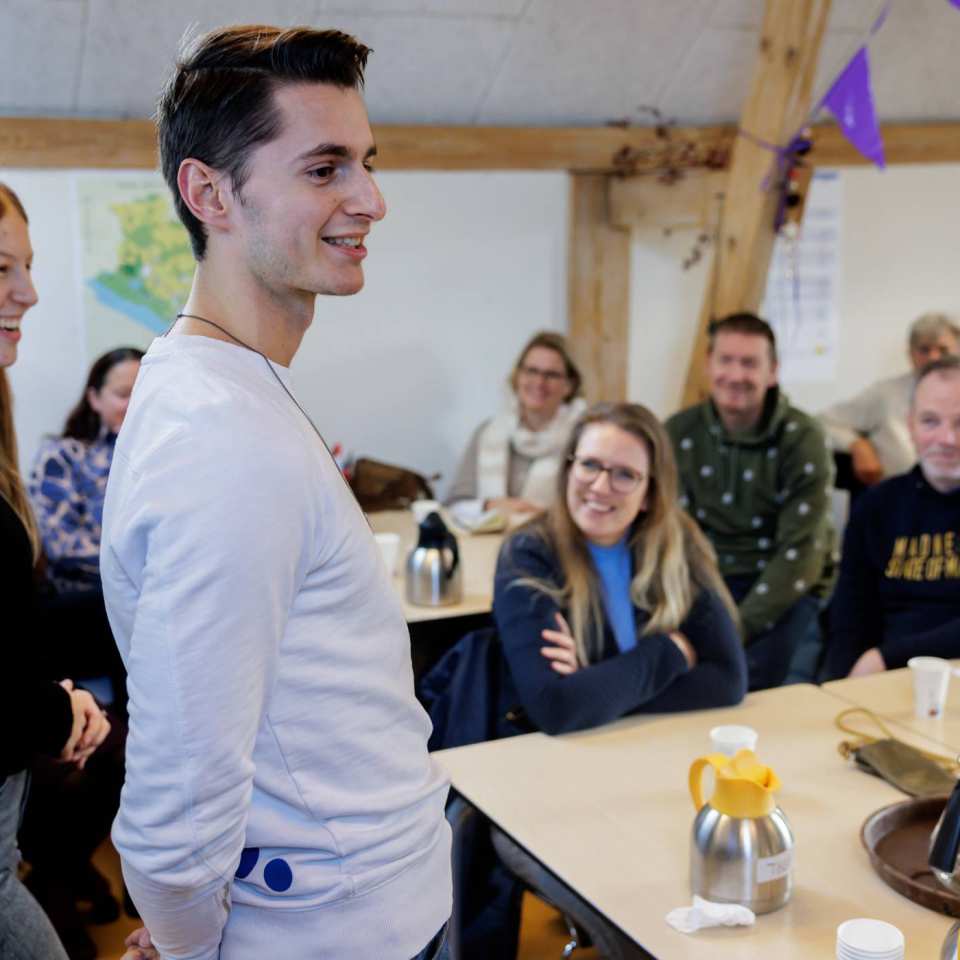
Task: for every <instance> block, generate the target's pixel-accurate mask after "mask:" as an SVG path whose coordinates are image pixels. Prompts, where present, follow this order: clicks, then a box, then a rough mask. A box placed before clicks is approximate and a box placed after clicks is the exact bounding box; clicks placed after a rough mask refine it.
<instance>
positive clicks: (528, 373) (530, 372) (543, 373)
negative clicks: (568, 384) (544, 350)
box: [520, 364, 567, 383]
mask: <svg viewBox="0 0 960 960" xmlns="http://www.w3.org/2000/svg"><path fill="white" fill-rule="evenodd" d="M520 372H521V373H522V374H523V375H524V376H525V377H542V378H543V379H544V380H546V381H547V383H560V382H561V381H562V380H566V379H567V375H566V374H565V373H559V372H558V371H556V370H541V369H540V368H539V367H531V366H529V365H528V364H524V365H523V366H522V367H521V368H520Z"/></svg>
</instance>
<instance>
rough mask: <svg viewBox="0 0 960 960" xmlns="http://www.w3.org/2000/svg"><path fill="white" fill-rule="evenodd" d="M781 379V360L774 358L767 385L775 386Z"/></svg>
mask: <svg viewBox="0 0 960 960" xmlns="http://www.w3.org/2000/svg"><path fill="white" fill-rule="evenodd" d="M779 379H780V361H779V360H774V361H773V366H772V367H771V368H770V377H769V379H768V380H767V387H768V388H770V387H775V386H776V385H777V383H778V381H779Z"/></svg>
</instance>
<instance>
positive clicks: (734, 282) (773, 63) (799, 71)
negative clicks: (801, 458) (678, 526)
mask: <svg viewBox="0 0 960 960" xmlns="http://www.w3.org/2000/svg"><path fill="white" fill-rule="evenodd" d="M829 13H830V0H766V12H765V14H764V18H763V28H762V31H761V35H760V41H759V49H758V53H757V61H756V65H755V66H754V71H753V80H752V83H751V87H750V92H749V94H748V96H747V101H746V104H745V105H744V108H743V114H742V117H741V120H740V130H741V132H742V135H741V136H739V137H737V139H736V141H735V143H734V146H733V154H732V156H731V160H730V169H729V173H728V175H727V185H726V190H725V195H724V201H723V215H722V220H721V223H722V229H721V235H720V238H719V243H718V244H717V249H716V251H715V254H714V262H713V268H712V270H713V271H714V272H715V274H716V275H715V276H711V278H710V281H709V283H708V286H707V291H706V294H705V296H704V302H703V307H702V309H701V312H700V324H699V328H698V333H697V339H696V343H695V344H694V348H693V354H692V355H691V358H690V364H689V367H688V370H687V379H686V384H685V387H684V392H683V404H684V406H689V405H690V404H693V403H698V402H699V401H700V400H702V399H703V398H704V396H705V395H706V385H705V383H704V380H703V357H704V355H705V353H706V345H707V326H708V324H709V322H710V320H711V319H713V318H714V317H717V316H723V315H724V314H727V313H732V312H735V311H738V310H748V311H751V312H756V311H757V310H758V309H759V307H760V301H761V299H762V298H763V292H764V286H765V284H766V280H767V271H768V269H769V266H770V256H771V254H772V252H773V241H774V232H773V216H774V213H775V210H776V205H777V191H776V174H777V168H776V157H775V155H774V154H773V152H772V151H771V150H770V149H769V148H768V147H765V146H763V145H762V144H761V143H759V142H757V141H762V142H763V143H766V144H774V145H777V146H781V145H784V144H785V143H786V142H787V140H788V139H789V137H791V136H792V135H793V134H794V133H796V132H797V129H798V127H799V126H800V125H801V124H802V123H803V121H804V119H805V118H806V116H807V114H808V112H809V110H810V106H811V103H810V95H811V87H812V85H813V78H814V74H815V72H816V68H817V58H818V56H819V53H820V44H821V41H822V39H823V33H824V30H825V28H826V24H827V16H828V15H829ZM768 177H769V178H770V180H769V189H764V187H763V185H764V181H765V180H766V179H767V178H768Z"/></svg>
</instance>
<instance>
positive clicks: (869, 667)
mask: <svg viewBox="0 0 960 960" xmlns="http://www.w3.org/2000/svg"><path fill="white" fill-rule="evenodd" d="M886 669H887V664H886V662H885V661H884V659H883V654H882V653H881V652H880V651H879V650H878V649H877V648H876V647H871V648H870V649H869V650H867V651H866V652H865V653H862V654H860V658H859V659H858V660H857V662H856V663H855V664H854V665H853V669H852V670H851V671H850V673H848V674H847V676H848V677H867V676H869V675H870V674H871V673H882V672H883V671H884V670H886Z"/></svg>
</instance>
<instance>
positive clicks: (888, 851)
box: [860, 797, 960, 917]
mask: <svg viewBox="0 0 960 960" xmlns="http://www.w3.org/2000/svg"><path fill="white" fill-rule="evenodd" d="M946 803H947V798H946V797H922V798H920V797H918V798H916V799H914V800H905V801H903V803H894V804H892V805H891V806H889V807H883V808H881V809H880V810H877V811H876V812H875V813H871V814H870V816H869V817H867V819H866V820H865V821H864V822H863V826H862V827H861V828H860V839H861V841H862V842H863V845H864V847H865V848H866V851H867V853H868V854H869V856H870V862H871V863H872V864H873V869H874V870H876V871H877V873H878V874H879V875H880V879H881V880H883V882H884V883H886V884H887V886H890V887H893V889H894V890H896V891H897V893H901V894H903V896H905V897H908V898H909V899H910V900H913V901H914V903H919V904H920V905H921V906H922V907H927V908H928V909H930V910H936V911H937V912H938V913H945V914H946V915H947V916H948V917H960V896H958V895H957V894H955V893H952V892H951V891H950V890H948V889H947V888H946V887H944V886H943V885H942V884H941V883H940V882H939V881H938V880H937V878H936V877H935V876H934V875H933V874H932V873H931V871H930V867H929V866H928V865H927V857H928V856H929V853H930V835H931V834H932V833H933V828H934V827H935V826H936V825H937V820H939V819H940V814H941V813H943V808H944V807H945V806H946Z"/></svg>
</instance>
